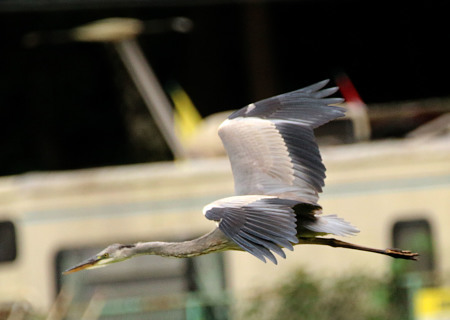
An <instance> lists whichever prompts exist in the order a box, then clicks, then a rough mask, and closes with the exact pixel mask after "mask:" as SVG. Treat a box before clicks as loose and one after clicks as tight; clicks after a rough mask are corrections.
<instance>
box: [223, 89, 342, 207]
mask: <svg viewBox="0 0 450 320" xmlns="http://www.w3.org/2000/svg"><path fill="white" fill-rule="evenodd" d="M327 83H328V81H327V80H325V81H321V82H318V83H316V84H313V85H311V86H308V87H305V88H302V89H299V90H296V91H293V92H289V93H285V94H282V95H278V96H275V97H272V98H268V99H265V100H262V101H259V102H256V103H252V104H250V105H248V106H246V107H244V108H242V109H240V110H238V111H236V112H234V113H233V114H231V115H230V117H229V118H228V119H227V120H225V121H224V123H222V125H221V126H220V128H219V136H220V137H221V139H222V142H223V144H224V146H225V149H226V150H227V153H228V157H229V158H230V163H231V167H232V170H233V176H234V180H235V191H236V194H238V195H250V194H255V195H256V194H261V195H273V196H278V197H280V198H288V199H295V200H298V201H304V202H308V203H317V200H318V193H319V192H321V191H322V187H323V186H324V180H325V170H326V169H325V166H324V165H323V163H322V158H321V156H320V152H319V148H318V146H317V143H316V141H315V137H314V132H313V129H314V128H317V127H318V126H320V125H322V124H324V123H326V122H329V121H331V120H334V119H336V118H338V117H342V116H344V109H343V108H340V107H337V106H330V104H336V103H339V102H342V101H343V100H342V99H340V98H327V97H328V96H329V95H331V94H333V93H335V92H336V91H337V88H327V89H323V87H324V86H325V85H326V84H327Z"/></svg>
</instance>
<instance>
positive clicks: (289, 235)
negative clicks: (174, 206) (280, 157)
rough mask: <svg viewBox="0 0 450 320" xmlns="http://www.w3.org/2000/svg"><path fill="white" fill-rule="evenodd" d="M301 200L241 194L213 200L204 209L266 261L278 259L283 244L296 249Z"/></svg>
mask: <svg viewBox="0 0 450 320" xmlns="http://www.w3.org/2000/svg"><path fill="white" fill-rule="evenodd" d="M296 204H298V202H297V201H293V200H287V199H279V198H273V197H267V196H260V198H255V196H237V197H231V198H225V199H221V200H218V201H216V202H213V203H212V204H210V205H208V206H206V207H205V209H204V213H205V216H206V218H208V219H210V220H214V221H218V222H219V229H220V230H221V231H222V232H223V233H224V234H225V235H226V236H227V237H229V238H230V239H231V240H233V241H234V242H236V244H238V245H239V246H240V247H241V248H242V249H244V250H246V251H248V252H250V253H251V254H253V255H254V256H256V257H257V258H259V259H261V260H262V261H265V259H269V260H270V261H272V262H273V263H275V264H276V263H277V260H276V258H275V256H274V255H273V254H272V252H274V253H276V254H278V255H279V256H281V257H282V258H285V257H286V255H285V253H284V252H283V250H282V248H286V249H289V250H293V246H292V243H297V242H298V239H297V237H296V233H297V230H296V228H297V224H296V221H297V220H296V216H295V211H294V209H293V207H294V206H295V205H296Z"/></svg>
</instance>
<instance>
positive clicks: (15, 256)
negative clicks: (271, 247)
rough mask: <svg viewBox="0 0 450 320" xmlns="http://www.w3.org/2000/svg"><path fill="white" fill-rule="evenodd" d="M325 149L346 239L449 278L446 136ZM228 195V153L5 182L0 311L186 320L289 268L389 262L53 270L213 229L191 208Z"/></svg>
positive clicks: (234, 260) (227, 262)
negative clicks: (415, 252)
mask: <svg viewBox="0 0 450 320" xmlns="http://www.w3.org/2000/svg"><path fill="white" fill-rule="evenodd" d="M322 154H323V158H324V162H325V165H326V166H327V169H328V171H327V175H328V177H327V180H326V184H327V185H326V187H325V190H324V193H323V195H322V196H321V200H320V204H321V205H322V206H323V208H324V212H325V213H336V214H339V215H340V216H341V217H343V218H345V219H346V220H348V221H351V222H352V223H353V224H354V225H355V226H357V227H358V228H359V229H360V230H361V233H360V234H359V235H358V236H357V237H354V238H352V239H346V240H348V241H351V242H355V243H358V244H361V245H367V246H374V247H379V248H385V247H392V246H395V245H401V246H402V247H403V248H404V249H416V248H422V249H423V250H424V251H425V252H423V255H422V257H423V258H422V259H421V260H420V262H418V263H416V262H408V265H407V266H406V268H407V269H408V268H412V269H417V270H422V271H426V272H428V273H432V274H433V275H435V276H437V277H438V278H439V277H440V278H444V275H445V274H448V273H449V272H450V232H449V227H450V214H449V213H450V139H449V137H442V138H434V139H430V140H393V141H381V142H370V143H363V144H351V145H341V146H333V147H325V148H322ZM232 194H233V180H232V175H231V170H230V167H229V164H228V160H227V159H225V158H220V159H210V160H195V161H194V160H192V161H185V162H171V163H153V164H140V165H129V166H120V167H105V168H96V169H85V170H76V171H67V172H33V173H27V174H22V175H17V176H10V177H2V178H1V179H0V305H12V304H14V303H21V302H26V303H28V304H30V305H31V306H32V307H33V309H34V310H38V311H39V312H42V313H47V312H49V310H50V309H51V307H52V305H53V303H54V301H55V299H56V298H57V297H58V292H60V290H61V289H63V292H65V295H59V300H58V301H59V303H61V299H63V300H64V299H66V302H67V304H68V305H69V304H70V306H71V307H70V308H68V309H67V310H66V313H67V315H66V318H69V319H71V318H73V319H79V318H81V316H80V315H81V314H83V313H86V312H95V310H97V313H98V314H97V316H100V317H101V318H104V319H116V318H117V319H121V318H124V314H127V319H141V318H146V316H143V315H147V317H148V315H149V314H151V315H152V316H151V318H152V319H167V318H175V319H178V318H186V319H190V318H195V315H196V314H198V313H202V314H205V313H214V314H215V315H216V317H215V318H217V319H220V318H221V317H222V318H227V314H228V313H227V312H226V310H227V301H229V300H228V299H229V298H239V299H240V298H245V297H246V296H247V295H249V294H251V293H252V292H253V291H254V290H255V289H264V288H265V287H266V288H267V287H270V286H271V285H272V284H273V283H275V282H276V281H278V280H280V279H282V278H284V277H286V276H287V275H288V274H289V273H290V272H292V271H293V270H295V269H298V268H306V269H307V270H310V271H311V272H321V273H325V274H327V275H333V274H336V273H343V272H348V271H352V270H364V271H365V272H370V273H377V274H380V275H383V274H384V273H386V272H389V270H390V267H391V264H392V262H393V259H391V258H389V257H385V256H380V255H376V254H370V253H364V252H357V251H351V250H345V249H333V248H330V247H319V246H297V247H295V250H294V252H287V259H286V260H283V259H279V264H278V265H277V266H275V265H273V264H271V263H267V264H263V263H262V262H261V261H259V260H258V259H256V258H254V257H253V256H251V255H250V254H247V253H244V252H226V253H223V254H210V255H206V256H202V257H199V258H194V259H173V258H161V257H150V256H146V257H137V258H133V259H131V260H128V261H125V262H122V263H118V264H115V265H112V266H110V267H108V268H103V269H97V270H89V271H83V272H79V273H75V274H71V275H67V276H62V275H61V272H62V271H63V270H64V269H65V268H67V267H69V266H70V265H72V264H74V263H77V262H79V261H80V260H81V259H84V258H86V257H87V256H89V255H91V254H92V253H95V252H96V251H97V250H99V249H101V248H103V247H104V246H106V245H107V244H110V243H114V242H121V243H133V242H137V241H150V240H168V241H176V240H183V239H189V238H193V237H196V236H199V235H201V234H203V233H206V232H208V231H209V230H211V229H212V228H214V227H215V226H214V224H213V223H212V222H211V221H208V220H206V219H205V218H204V217H203V216H202V214H201V210H202V207H203V206H204V205H205V204H207V203H209V202H210V201H213V200H215V199H218V198H220V197H225V196H230V195H232ZM394 229H395V233H394ZM419 238H420V239H422V240H421V241H419V240H420V239H419ZM417 239H419V240H417ZM424 239H425V240H424ZM421 246H422V247H421ZM409 263H412V264H414V263H416V264H415V265H414V266H412V267H411V265H410V264H409ZM61 297H63V298H61ZM89 301H90V303H88V302H89ZM92 301H94V302H95V303H92ZM59 308H60V309H61V308H62V307H61V305H60V306H59ZM52 312H54V310H53V311H52Z"/></svg>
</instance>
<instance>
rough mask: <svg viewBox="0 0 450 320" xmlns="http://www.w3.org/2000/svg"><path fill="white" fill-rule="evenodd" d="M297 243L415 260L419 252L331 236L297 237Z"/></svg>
mask: <svg viewBox="0 0 450 320" xmlns="http://www.w3.org/2000/svg"><path fill="white" fill-rule="evenodd" d="M299 244H317V245H325V246H330V247H334V248H347V249H353V250H360V251H367V252H374V253H379V254H384V255H387V256H391V257H393V258H399V259H406V260H417V259H418V256H419V254H418V253H415V252H411V251H408V250H400V249H384V250H383V249H375V248H369V247H363V246H360V245H356V244H353V243H349V242H345V241H341V240H337V239H333V238H299Z"/></svg>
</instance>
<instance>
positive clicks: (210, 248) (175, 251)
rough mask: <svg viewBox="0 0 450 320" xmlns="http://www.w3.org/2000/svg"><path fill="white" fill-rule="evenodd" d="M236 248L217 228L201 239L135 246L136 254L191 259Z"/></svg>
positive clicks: (147, 243) (144, 243)
mask: <svg viewBox="0 0 450 320" xmlns="http://www.w3.org/2000/svg"><path fill="white" fill-rule="evenodd" d="M235 247H236V245H235V244H234V242H232V241H230V240H229V239H228V238H227V237H226V236H225V235H224V234H223V233H222V232H221V231H220V230H219V229H218V228H216V229H214V230H213V231H211V232H209V233H207V234H205V235H203V236H201V237H200V238H197V239H193V240H189V241H184V242H139V243H136V244H135V251H136V252H135V253H136V254H138V255H142V254H152V255H158V256H164V257H176V258H189V257H196V256H199V255H202V254H207V253H211V252H215V251H223V250H230V249H235Z"/></svg>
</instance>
